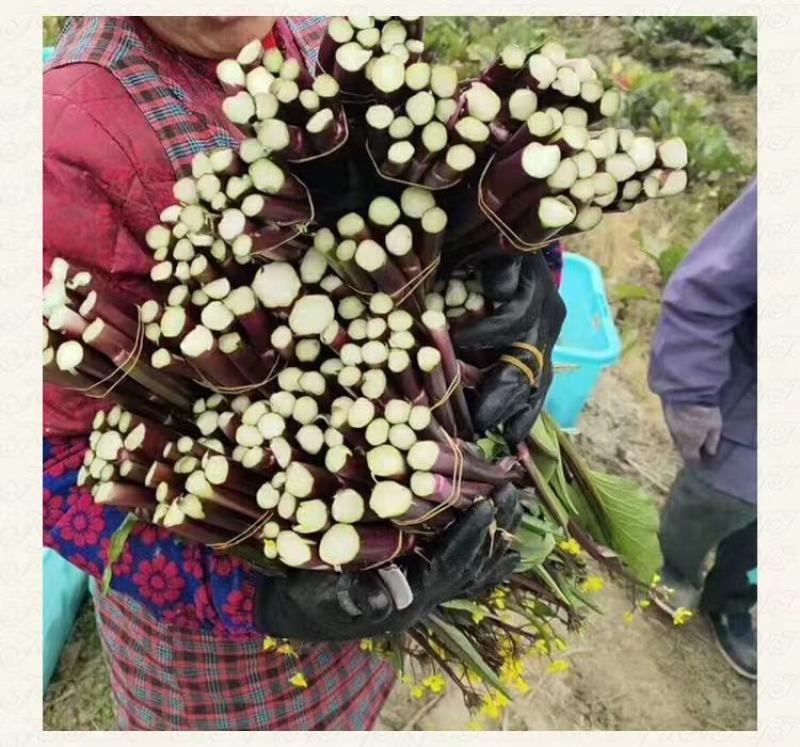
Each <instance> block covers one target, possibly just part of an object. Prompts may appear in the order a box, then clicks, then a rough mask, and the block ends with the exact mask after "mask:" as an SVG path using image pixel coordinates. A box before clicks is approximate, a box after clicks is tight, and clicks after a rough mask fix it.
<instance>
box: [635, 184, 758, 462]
mask: <svg viewBox="0 0 800 747" xmlns="http://www.w3.org/2000/svg"><path fill="white" fill-rule="evenodd" d="M756 246H757V191H756V183H755V181H753V182H752V183H751V184H750V185H749V186H748V187H747V189H746V190H745V192H744V193H743V194H742V195H741V196H740V197H739V199H738V200H737V201H736V202H734V203H733V204H732V205H731V206H730V207H729V208H728V209H727V210H726V211H725V212H724V213H723V214H722V215H721V216H720V217H719V218H718V219H717V221H716V222H715V223H714V225H713V226H712V227H711V229H710V230H709V231H708V232H707V233H706V234H705V235H704V236H703V238H702V239H701V240H700V242H699V243H698V244H696V245H695V246H694V247H693V248H692V250H691V251H690V252H689V254H688V256H687V257H686V259H685V260H684V261H683V262H682V263H681V265H680V266H679V267H678V269H677V270H676V271H675V273H674V274H673V276H672V278H671V279H670V281H669V283H668V284H667V288H666V291H665V293H664V299H663V305H662V311H661V319H660V321H659V324H658V328H657V329H656V334H655V336H654V338H653V344H652V352H651V357H650V371H649V382H650V388H651V389H652V390H653V391H654V392H655V393H656V394H658V395H659V396H660V397H661V399H662V402H663V404H664V413H665V417H666V420H667V425H668V426H669V429H670V432H671V433H672V436H673V439H674V440H675V443H676V445H677V447H678V449H679V450H680V452H681V454H682V455H683V457H684V458H685V459H690V460H692V459H699V458H701V457H702V456H703V453H704V452H705V453H708V454H712V455H713V454H714V453H715V452H716V449H717V444H718V442H719V438H720V433H721V430H722V416H721V413H720V409H719V395H720V390H721V389H722V387H723V385H724V384H725V382H726V381H727V380H728V378H729V376H730V373H731V371H730V351H731V345H732V343H733V334H734V330H735V329H736V327H737V326H738V325H739V323H740V322H741V321H742V319H743V317H744V316H745V314H746V313H747V312H748V311H749V310H750V309H751V308H752V307H753V305H754V304H755V303H756V284H757V281H756Z"/></svg>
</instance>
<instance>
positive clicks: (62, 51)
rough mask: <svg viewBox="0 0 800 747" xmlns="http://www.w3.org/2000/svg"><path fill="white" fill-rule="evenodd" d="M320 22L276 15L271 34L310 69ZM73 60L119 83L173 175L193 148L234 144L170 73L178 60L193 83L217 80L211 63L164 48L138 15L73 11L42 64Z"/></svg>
mask: <svg viewBox="0 0 800 747" xmlns="http://www.w3.org/2000/svg"><path fill="white" fill-rule="evenodd" d="M325 28H326V19H325V18H324V17H322V16H312V17H297V18H287V19H279V21H278V22H276V25H275V35H276V37H277V41H278V44H279V46H280V47H282V48H283V51H284V52H285V53H286V54H287V55H289V56H294V57H297V58H299V59H302V60H303V61H304V62H305V64H306V65H307V66H308V67H309V69H313V66H314V65H315V64H316V57H317V45H318V44H319V41H320V40H321V39H322V36H323V34H324V30H325ZM76 62H89V63H94V64H96V65H100V66H101V67H103V68H105V69H107V70H108V71H109V72H111V73H113V75H114V76H115V77H116V78H117V80H119V81H120V83H122V85H123V86H124V87H125V89H126V90H127V91H128V93H129V94H130V95H131V96H132V97H133V99H134V101H136V103H137V105H138V106H139V109H140V110H141V111H142V113H143V114H144V115H145V117H146V118H147V121H148V122H149V123H150V126H151V127H152V128H153V129H154V130H155V132H156V133H157V134H158V137H159V140H160V141H161V143H162V144H163V146H164V149H165V151H166V153H167V156H168V157H169V160H170V161H171V162H172V164H173V166H174V167H175V172H176V174H177V175H178V176H185V175H187V174H190V173H191V161H192V156H194V155H195V154H196V153H199V152H201V151H204V150H209V149H212V148H224V147H231V146H233V145H235V144H236V141H237V134H238V133H237V131H236V130H235V128H233V127H232V126H231V125H230V124H229V123H227V122H225V121H224V120H222V119H221V118H219V117H215V116H213V114H211V113H209V112H207V111H200V110H198V109H195V108H193V107H192V99H191V96H190V95H189V94H188V93H187V91H186V90H185V88H184V87H183V86H181V85H180V83H179V82H178V81H177V80H176V79H175V77H173V76H172V75H170V68H171V67H172V66H173V65H183V66H184V67H188V68H190V69H193V70H196V71H197V72H200V73H201V74H200V75H198V76H197V77H196V78H194V79H193V82H194V83H196V84H198V85H203V84H204V83H205V84H206V85H212V86H218V84H217V82H216V80H215V79H214V75H213V67H214V66H213V63H210V62H209V61H208V60H201V59H199V58H196V57H193V56H191V55H187V54H183V53H181V52H177V51H176V50H174V49H169V50H167V49H166V48H165V47H164V45H163V44H162V43H161V42H160V41H159V40H158V39H156V38H155V37H154V36H153V35H152V34H151V33H150V32H149V30H148V29H147V27H146V26H145V25H144V24H143V23H142V22H141V21H139V20H137V19H135V18H131V17H127V16H72V17H71V18H70V20H69V22H68V24H67V26H66V28H65V29H64V33H63V34H62V36H61V39H60V40H59V43H58V46H57V47H56V51H55V55H54V56H53V59H52V60H51V61H50V63H49V64H48V66H47V69H50V68H53V67H60V66H61V65H67V64H70V63H76ZM220 95H221V89H220ZM238 137H239V138H240V137H241V135H240V134H238Z"/></svg>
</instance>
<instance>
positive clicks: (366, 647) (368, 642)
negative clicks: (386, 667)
mask: <svg viewBox="0 0 800 747" xmlns="http://www.w3.org/2000/svg"><path fill="white" fill-rule="evenodd" d="M358 645H359V648H360V649H361V650H362V651H372V639H371V638H364V639H363V640H362V641H361V643H359V644H358Z"/></svg>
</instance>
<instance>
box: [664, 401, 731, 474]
mask: <svg viewBox="0 0 800 747" xmlns="http://www.w3.org/2000/svg"><path fill="white" fill-rule="evenodd" d="M664 419H665V420H666V421H667V427H668V428H669V432H670V434H671V435H672V440H673V441H674V442H675V446H676V447H677V448H678V451H679V452H680V453H681V456H682V457H683V458H684V459H685V460H686V461H687V462H697V461H699V460H700V459H701V458H702V457H703V456H705V455H708V456H714V454H716V453H717V447H718V446H719V439H720V436H721V434H722V413H721V412H720V409H719V407H708V406H706V405H692V404H665V405H664Z"/></svg>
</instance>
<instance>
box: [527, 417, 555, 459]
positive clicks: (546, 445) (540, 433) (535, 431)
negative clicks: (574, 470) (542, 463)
mask: <svg viewBox="0 0 800 747" xmlns="http://www.w3.org/2000/svg"><path fill="white" fill-rule="evenodd" d="M543 416H544V413H542V415H540V416H539V417H538V418H536V422H535V423H534V424H533V428H532V429H531V438H532V439H533V443H534V444H536V448H537V449H539V450H541V451H542V452H543V453H545V454H547V456H549V457H552V458H554V459H560V458H561V449H560V448H559V446H558V437H557V436H555V435H554V434H553V433H552V432H551V430H550V428H548V427H547V424H546V422H545V418H544V417H543Z"/></svg>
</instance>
